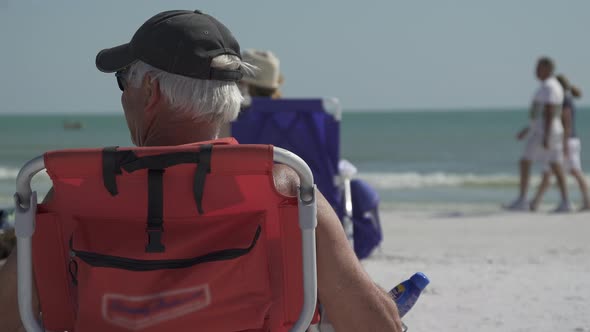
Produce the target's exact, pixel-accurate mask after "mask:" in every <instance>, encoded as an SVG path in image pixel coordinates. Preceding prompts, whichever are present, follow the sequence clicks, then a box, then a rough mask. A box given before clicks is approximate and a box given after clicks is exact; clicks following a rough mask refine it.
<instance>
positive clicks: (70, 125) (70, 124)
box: [63, 120, 83, 130]
mask: <svg viewBox="0 0 590 332" xmlns="http://www.w3.org/2000/svg"><path fill="white" fill-rule="evenodd" d="M63 126H64V129H66V130H80V129H82V127H83V126H82V122H80V121H74V120H66V121H64V122H63Z"/></svg>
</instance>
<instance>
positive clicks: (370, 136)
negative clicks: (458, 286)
mask: <svg viewBox="0 0 590 332" xmlns="http://www.w3.org/2000/svg"><path fill="white" fill-rule="evenodd" d="M578 113H579V114H578V123H577V127H578V128H577V130H578V134H579V136H580V138H581V139H582V142H583V143H586V144H583V148H582V149H583V151H582V159H583V164H585V165H590V151H589V150H590V148H589V147H590V109H580V110H579V112H578ZM64 121H79V122H80V123H81V124H82V126H83V127H82V128H81V129H80V130H72V129H69V130H68V129H64ZM526 123H527V110H526V109H513V110H489V111H484V110H462V111H428V112H426V111H424V112H422V111H420V112H417V111H414V112H361V111H357V112H345V113H344V114H343V117H342V124H341V156H342V158H345V159H347V160H349V161H350V162H352V163H353V164H354V165H355V166H356V167H357V168H358V170H359V175H358V176H359V177H361V178H363V179H365V180H367V181H368V182H369V183H371V184H372V185H373V186H374V187H375V188H376V189H377V190H378V191H379V194H380V196H381V200H382V204H383V205H386V206H391V207H394V208H395V207H400V206H402V207H403V206H412V207H421V208H428V207H438V208H440V207H448V208H451V209H453V208H455V207H464V208H470V207H472V208H473V207H488V208H499V206H500V204H502V203H504V202H506V201H509V200H511V199H513V198H514V197H515V195H516V191H517V185H518V177H517V162H518V159H519V157H520V154H521V151H522V149H523V143H522V142H518V141H516V139H515V134H516V132H517V131H518V130H519V129H520V128H521V127H523V126H524V125H525V124H526ZM110 145H119V146H128V145H131V141H130V139H129V134H128V132H127V126H126V124H125V120H124V117H123V115H122V114H121V115H112V114H109V115H42V116H39V115H35V116H16V115H10V116H8V115H4V116H0V206H7V205H11V204H12V195H13V193H14V189H15V179H16V175H17V173H18V169H19V168H20V167H21V166H22V165H23V164H24V163H25V162H26V161H27V160H29V159H31V158H33V157H35V156H37V155H39V154H42V153H43V152H44V151H47V150H52V149H61V148H77V147H98V146H110ZM539 171H540V167H539V166H538V165H537V166H536V167H535V168H534V173H535V174H538V173H539ZM537 181H538V177H537V176H535V177H534V178H533V185H534V184H535V183H536V182H537ZM33 185H34V188H37V189H38V190H39V192H40V194H41V195H42V194H43V193H44V192H45V191H46V190H47V189H48V188H49V187H50V181H49V179H48V177H47V176H46V175H44V174H40V175H38V176H36V177H35V178H34V181H33ZM532 189H533V188H532V187H531V190H532ZM569 189H570V193H571V195H572V198H573V200H574V202H576V201H577V200H578V199H579V193H578V189H577V187H576V186H575V185H573V182H571V179H570V186H569ZM531 195H532V193H531ZM557 199H558V195H557V190H556V189H551V190H550V191H549V193H548V194H547V195H546V200H545V201H546V202H547V204H553V203H555V202H557Z"/></svg>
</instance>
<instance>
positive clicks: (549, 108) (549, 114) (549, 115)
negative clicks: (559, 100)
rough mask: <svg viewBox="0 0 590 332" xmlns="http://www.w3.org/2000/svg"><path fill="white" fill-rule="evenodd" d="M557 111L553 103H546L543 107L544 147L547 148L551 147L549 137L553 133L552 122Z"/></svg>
mask: <svg viewBox="0 0 590 332" xmlns="http://www.w3.org/2000/svg"><path fill="white" fill-rule="evenodd" d="M554 112H555V105H552V104H545V107H544V108H543V120H544V121H543V126H544V129H545V130H544V134H543V147H545V149H548V148H549V137H550V135H551V122H552V121H553V113H554Z"/></svg>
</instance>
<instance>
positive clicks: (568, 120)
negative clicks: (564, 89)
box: [561, 106, 572, 156]
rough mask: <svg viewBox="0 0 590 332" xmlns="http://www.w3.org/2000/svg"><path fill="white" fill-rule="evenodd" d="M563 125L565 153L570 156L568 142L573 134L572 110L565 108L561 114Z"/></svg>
mask: <svg viewBox="0 0 590 332" xmlns="http://www.w3.org/2000/svg"><path fill="white" fill-rule="evenodd" d="M561 123H562V124H563V153H564V154H565V155H566V156H568V155H569V146H568V144H567V143H568V140H569V138H570V136H571V134H572V109H571V107H570V106H565V107H564V108H563V110H562V113H561Z"/></svg>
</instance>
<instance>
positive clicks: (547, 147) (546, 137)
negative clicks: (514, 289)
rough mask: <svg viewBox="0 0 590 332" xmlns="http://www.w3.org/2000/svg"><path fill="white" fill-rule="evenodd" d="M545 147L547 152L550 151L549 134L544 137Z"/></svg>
mask: <svg viewBox="0 0 590 332" xmlns="http://www.w3.org/2000/svg"><path fill="white" fill-rule="evenodd" d="M543 147H544V148H545V150H549V135H547V134H545V136H543Z"/></svg>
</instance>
